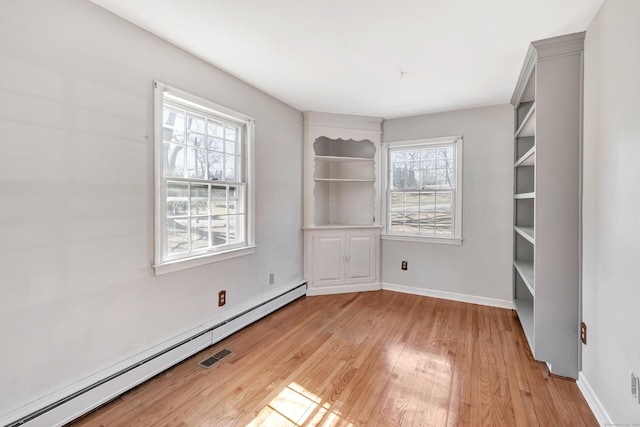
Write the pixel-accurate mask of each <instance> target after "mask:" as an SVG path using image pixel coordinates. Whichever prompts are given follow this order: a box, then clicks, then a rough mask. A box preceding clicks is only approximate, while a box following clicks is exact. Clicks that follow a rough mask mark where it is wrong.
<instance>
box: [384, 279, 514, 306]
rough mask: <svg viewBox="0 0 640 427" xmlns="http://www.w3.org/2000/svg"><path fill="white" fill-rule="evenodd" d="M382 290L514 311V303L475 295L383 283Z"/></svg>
mask: <svg viewBox="0 0 640 427" xmlns="http://www.w3.org/2000/svg"><path fill="white" fill-rule="evenodd" d="M382 289H385V290H388V291H395V292H402V293H405V294H413V295H422V296H425V297H433V298H441V299H448V300H451V301H460V302H468V303H471V304H479V305H487V306H490V307H498V308H508V309H514V308H515V305H514V304H513V301H510V300H502V299H496V298H487V297H479V296H475V295H467V294H458V293H455V292H446V291H438V290H434V289H424V288H416V287H413V286H404V285H394V284H393V283H382Z"/></svg>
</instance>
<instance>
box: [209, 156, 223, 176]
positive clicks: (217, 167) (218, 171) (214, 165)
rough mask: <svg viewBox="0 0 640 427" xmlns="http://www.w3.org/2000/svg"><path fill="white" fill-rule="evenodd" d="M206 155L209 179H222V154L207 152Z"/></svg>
mask: <svg viewBox="0 0 640 427" xmlns="http://www.w3.org/2000/svg"><path fill="white" fill-rule="evenodd" d="M208 155H209V179H210V180H221V179H222V153H216V152H215V151H209V152H208Z"/></svg>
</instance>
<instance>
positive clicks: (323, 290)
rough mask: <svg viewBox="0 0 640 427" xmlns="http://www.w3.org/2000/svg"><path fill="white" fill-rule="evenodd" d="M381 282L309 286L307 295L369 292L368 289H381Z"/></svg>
mask: <svg viewBox="0 0 640 427" xmlns="http://www.w3.org/2000/svg"><path fill="white" fill-rule="evenodd" d="M379 290H380V283H366V284H363V285H336V286H318V287H316V288H314V287H311V286H310V287H308V288H307V295H308V296H316V295H332V294H346V293H349V292H367V291H379Z"/></svg>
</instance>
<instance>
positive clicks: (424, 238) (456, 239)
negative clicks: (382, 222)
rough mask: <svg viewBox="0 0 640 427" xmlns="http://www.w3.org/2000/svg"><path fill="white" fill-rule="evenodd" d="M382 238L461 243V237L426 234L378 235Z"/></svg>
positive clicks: (404, 240)
mask: <svg viewBox="0 0 640 427" xmlns="http://www.w3.org/2000/svg"><path fill="white" fill-rule="evenodd" d="M380 238H381V239H382V240H395V241H400V242H418V243H438V244H441V245H461V244H462V238H461V237H431V236H429V237H427V236H406V235H398V234H383V235H381V236H380Z"/></svg>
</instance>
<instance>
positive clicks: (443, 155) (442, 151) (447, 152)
mask: <svg viewBox="0 0 640 427" xmlns="http://www.w3.org/2000/svg"><path fill="white" fill-rule="evenodd" d="M438 158H439V159H447V160H450V161H451V160H453V147H440V148H438Z"/></svg>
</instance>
